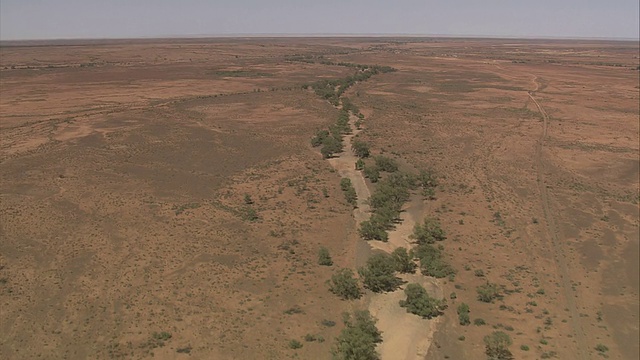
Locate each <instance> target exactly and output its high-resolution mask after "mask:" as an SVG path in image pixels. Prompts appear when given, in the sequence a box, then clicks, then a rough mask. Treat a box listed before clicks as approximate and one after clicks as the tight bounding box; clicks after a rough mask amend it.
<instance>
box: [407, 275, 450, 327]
mask: <svg viewBox="0 0 640 360" xmlns="http://www.w3.org/2000/svg"><path fill="white" fill-rule="evenodd" d="M404 293H405V294H406V295H407V299H406V300H401V301H400V306H402V307H404V308H406V309H407V312H409V313H412V314H416V315H419V316H421V317H423V318H427V319H431V318H433V317H436V316H438V315H441V314H442V311H443V310H444V309H446V308H447V301H446V300H445V299H435V298H432V297H431V296H429V294H428V293H427V290H425V288H423V287H422V286H421V285H420V284H409V285H407V287H406V288H405V289H404Z"/></svg>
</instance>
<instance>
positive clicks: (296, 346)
mask: <svg viewBox="0 0 640 360" xmlns="http://www.w3.org/2000/svg"><path fill="white" fill-rule="evenodd" d="M301 347H302V343H301V342H300V341H298V340H296V339H292V340H291V341H289V348H290V349H300V348H301Z"/></svg>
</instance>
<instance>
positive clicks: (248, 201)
mask: <svg viewBox="0 0 640 360" xmlns="http://www.w3.org/2000/svg"><path fill="white" fill-rule="evenodd" d="M244 203H245V204H247V205H251V204H253V199H252V198H251V195H249V194H244Z"/></svg>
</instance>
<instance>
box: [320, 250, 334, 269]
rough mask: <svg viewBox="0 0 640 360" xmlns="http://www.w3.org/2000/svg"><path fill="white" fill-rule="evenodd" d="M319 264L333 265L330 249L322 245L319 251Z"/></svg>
mask: <svg viewBox="0 0 640 360" xmlns="http://www.w3.org/2000/svg"><path fill="white" fill-rule="evenodd" d="M318 265H322V266H331V265H333V259H331V254H329V249H327V248H326V247H324V246H323V247H321V248H320V250H319V251H318Z"/></svg>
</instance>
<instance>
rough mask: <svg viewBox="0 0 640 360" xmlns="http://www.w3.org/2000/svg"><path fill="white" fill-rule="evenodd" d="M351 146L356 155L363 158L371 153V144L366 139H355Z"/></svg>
mask: <svg viewBox="0 0 640 360" xmlns="http://www.w3.org/2000/svg"><path fill="white" fill-rule="evenodd" d="M351 148H352V149H353V152H354V153H355V154H356V156H357V157H359V158H361V159H364V158H367V157H369V155H370V150H369V144H367V143H366V142H364V141H360V140H356V141H354V142H353V145H351Z"/></svg>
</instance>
